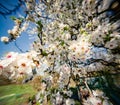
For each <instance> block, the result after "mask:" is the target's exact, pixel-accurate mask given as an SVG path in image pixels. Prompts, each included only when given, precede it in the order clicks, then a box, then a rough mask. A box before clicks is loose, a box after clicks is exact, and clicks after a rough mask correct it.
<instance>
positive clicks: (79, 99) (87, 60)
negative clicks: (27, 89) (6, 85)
mask: <svg viewBox="0 0 120 105" xmlns="http://www.w3.org/2000/svg"><path fill="white" fill-rule="evenodd" d="M24 3H25V4H24V5H25V10H26V15H25V17H24V18H15V17H14V18H13V20H14V22H15V26H14V27H13V29H11V30H8V33H9V37H2V38H1V41H3V42H5V43H9V42H11V41H14V40H16V38H18V37H19V36H20V34H21V32H23V31H25V30H26V28H27V27H28V29H27V32H28V34H33V36H36V35H37V37H38V39H36V41H34V43H33V44H32V50H34V51H35V56H34V54H33V53H31V52H29V53H30V54H31V55H29V57H28V56H26V55H27V54H25V56H26V57H25V59H24V60H23V59H22V60H21V57H22V56H24V54H21V55H20V56H17V54H14V56H15V57H13V58H12V61H11V59H9V57H7V58H5V60H1V63H0V64H1V65H0V69H2V70H3V72H2V73H6V71H7V72H13V73H12V74H13V75H8V77H9V78H11V79H12V78H14V77H15V78H16V77H18V75H21V74H22V75H23V74H26V75H32V70H33V68H36V67H37V65H35V63H34V62H33V61H34V59H36V58H37V61H39V63H38V64H40V66H42V70H43V69H44V76H43V79H42V80H41V81H40V82H41V87H42V88H41V90H40V93H39V97H38V98H37V101H38V103H40V104H43V105H44V104H45V105H48V104H52V105H81V104H83V105H112V103H111V102H110V101H109V99H108V98H107V97H106V96H105V93H104V92H103V91H106V89H107V88H108V87H109V85H110V81H109V78H110V75H112V74H116V73H119V72H120V71H119V70H120V53H119V52H120V33H119V21H120V20H119V19H117V16H118V15H119V14H118V11H119V5H120V4H119V2H118V1H115V2H113V3H112V4H110V6H108V2H107V0H105V1H103V0H101V1H99V0H69V1H68V0H39V1H35V0H27V1H26V0H25V1H24ZM109 9H111V10H114V11H115V12H114V15H111V13H110V11H108V10H109ZM31 24H32V25H31ZM29 53H28V54H29ZM16 56H17V57H16ZM14 58H15V60H14ZM8 59H9V60H8ZM16 61H17V62H18V63H17V62H16ZM3 62H8V64H6V65H2V63H3ZM33 65H34V66H33ZM7 68H11V69H10V70H11V71H10V70H9V69H7ZM37 70H38V72H37V73H38V74H39V73H40V72H41V68H40V67H38V68H37ZM16 71H17V72H16ZM14 72H16V73H14ZM39 75H40V74H39ZM108 77H109V78H108ZM117 86H118V85H117ZM118 87H119V86H118Z"/></svg>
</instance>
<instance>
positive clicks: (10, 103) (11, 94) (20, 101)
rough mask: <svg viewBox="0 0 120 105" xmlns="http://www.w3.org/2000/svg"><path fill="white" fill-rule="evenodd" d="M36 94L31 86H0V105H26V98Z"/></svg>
mask: <svg viewBox="0 0 120 105" xmlns="http://www.w3.org/2000/svg"><path fill="white" fill-rule="evenodd" d="M36 92H37V91H36V90H35V89H34V88H33V87H32V85H31V84H21V85H18V84H10V85H5V86H0V105H27V103H28V98H29V97H32V96H33V95H35V94H36Z"/></svg>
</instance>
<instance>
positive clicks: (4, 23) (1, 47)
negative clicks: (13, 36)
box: [0, 0, 33, 57]
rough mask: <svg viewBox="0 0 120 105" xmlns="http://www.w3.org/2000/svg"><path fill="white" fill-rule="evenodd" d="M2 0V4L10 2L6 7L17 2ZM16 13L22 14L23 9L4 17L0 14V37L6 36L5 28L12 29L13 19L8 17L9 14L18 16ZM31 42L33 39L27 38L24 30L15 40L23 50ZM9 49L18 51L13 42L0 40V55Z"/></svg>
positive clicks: (27, 48) (14, 0)
mask: <svg viewBox="0 0 120 105" xmlns="http://www.w3.org/2000/svg"><path fill="white" fill-rule="evenodd" d="M3 1H4V2H3ZM3 1H1V0H0V3H1V4H3V5H6V4H5V3H6V2H7V1H8V2H10V3H9V4H10V5H9V6H8V8H12V7H13V5H17V2H18V0H3ZM11 4H12V5H11ZM18 14H23V11H22V12H21V10H19V11H17V12H16V13H13V14H11V15H8V16H6V18H4V17H3V16H2V15H0V37H2V36H8V33H7V30H9V29H12V28H13V26H14V22H13V20H11V19H10V16H13V15H14V16H18ZM31 42H33V39H29V37H28V35H27V33H26V32H23V33H22V35H21V37H19V38H18V39H17V40H16V43H17V45H18V46H19V47H20V48H21V49H22V50H23V51H24V52H25V51H28V50H29V47H30V44H31ZM10 51H15V52H20V50H19V49H18V48H17V47H16V46H15V44H14V42H11V43H9V44H4V43H2V42H0V57H1V56H3V55H5V54H6V53H7V52H10Z"/></svg>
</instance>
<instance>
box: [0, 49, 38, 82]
mask: <svg viewBox="0 0 120 105" xmlns="http://www.w3.org/2000/svg"><path fill="white" fill-rule="evenodd" d="M36 56H37V53H36V52H35V51H31V52H28V53H23V54H19V53H17V52H9V53H7V54H6V56H5V57H4V58H3V59H2V60H0V75H3V76H4V77H5V78H7V79H10V80H11V81H13V82H17V79H19V78H22V79H25V78H27V77H30V76H32V75H33V71H32V70H34V69H35V68H36V67H38V66H39V60H38V59H36Z"/></svg>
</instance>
